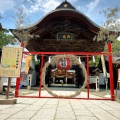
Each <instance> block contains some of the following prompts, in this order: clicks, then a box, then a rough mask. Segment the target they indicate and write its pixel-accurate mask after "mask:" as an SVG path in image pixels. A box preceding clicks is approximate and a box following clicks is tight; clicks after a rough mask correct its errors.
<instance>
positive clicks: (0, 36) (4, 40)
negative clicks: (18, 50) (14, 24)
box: [0, 15, 16, 49]
mask: <svg viewBox="0 0 120 120" xmlns="http://www.w3.org/2000/svg"><path fill="white" fill-rule="evenodd" d="M0 19H2V16H1V15H0ZM15 42H16V39H15V38H14V36H12V35H10V34H9V30H7V29H3V28H2V25H1V23H0V49H2V47H3V46H6V45H8V44H14V43H15Z"/></svg>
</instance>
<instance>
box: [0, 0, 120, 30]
mask: <svg viewBox="0 0 120 120" xmlns="http://www.w3.org/2000/svg"><path fill="white" fill-rule="evenodd" d="M63 1H64V0H0V15H1V16H2V19H0V23H2V26H3V28H7V29H12V28H15V21H14V18H13V17H14V16H15V7H18V6H19V7H23V8H24V10H25V12H26V13H27V15H28V17H29V19H30V21H31V23H30V24H34V23H35V22H37V21H39V20H40V19H41V18H42V17H44V16H45V15H46V14H48V13H49V12H51V11H52V10H54V9H55V8H56V7H57V6H58V5H60V4H61V3H62V2H63ZM67 1H68V2H70V3H71V4H72V5H73V6H74V7H75V8H76V10H78V11H80V12H82V13H83V14H85V15H86V16H87V17H89V18H90V19H91V20H92V21H93V22H94V23H96V24H97V25H99V26H102V24H103V23H104V22H105V17H104V15H103V14H100V13H99V12H100V11H102V10H105V9H107V8H111V9H112V8H115V7H118V8H119V9H120V0H67ZM119 18H120V13H119ZM119 20H120V19H119Z"/></svg>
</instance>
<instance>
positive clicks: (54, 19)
mask: <svg viewBox="0 0 120 120" xmlns="http://www.w3.org/2000/svg"><path fill="white" fill-rule="evenodd" d="M99 30H100V28H99V26H98V25H96V24H95V23H93V22H92V21H91V20H90V19H89V18H88V17H87V16H85V15H84V14H83V13H81V12H79V11H77V10H76V9H75V8H74V7H73V6H72V5H71V4H70V3H69V2H67V1H64V2H62V3H61V4H60V5H59V6H58V7H57V8H56V9H55V10H53V11H51V12H49V13H48V14H47V15H45V16H44V17H43V18H42V19H40V20H39V21H38V22H36V23H35V24H33V25H30V26H28V27H26V28H24V29H19V30H17V29H16V30H13V29H10V31H11V32H12V33H13V34H14V36H15V37H17V38H18V40H19V41H20V42H21V41H23V39H24V37H22V36H24V34H23V32H22V31H29V34H30V35H33V36H34V37H32V38H30V37H29V35H28V39H27V40H28V44H27V46H26V48H27V49H28V51H36V52H40V51H41V52H48V51H49V52H57V51H59V52H102V51H103V49H104V45H105V41H100V42H96V41H93V38H94V37H95V36H96V35H97V34H98V31H99ZM15 31H18V32H19V34H16V32H15ZM35 36H39V37H35ZM98 46H99V47H98Z"/></svg>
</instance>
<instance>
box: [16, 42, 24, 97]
mask: <svg viewBox="0 0 120 120" xmlns="http://www.w3.org/2000/svg"><path fill="white" fill-rule="evenodd" d="M21 47H23V50H24V43H23V42H22V43H21ZM22 56H23V55H22ZM21 62H22V60H21ZM19 86H20V77H19V78H17V80H16V88H15V97H18V92H19Z"/></svg>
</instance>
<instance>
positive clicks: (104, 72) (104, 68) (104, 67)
mask: <svg viewBox="0 0 120 120" xmlns="http://www.w3.org/2000/svg"><path fill="white" fill-rule="evenodd" d="M101 61H102V68H103V74H104V77H107V71H106V66H105V60H104V56H103V55H101Z"/></svg>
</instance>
